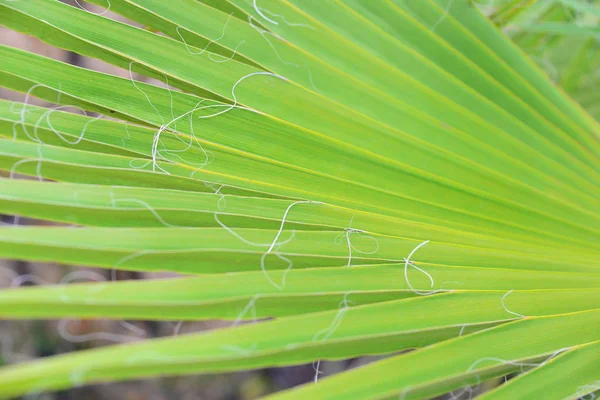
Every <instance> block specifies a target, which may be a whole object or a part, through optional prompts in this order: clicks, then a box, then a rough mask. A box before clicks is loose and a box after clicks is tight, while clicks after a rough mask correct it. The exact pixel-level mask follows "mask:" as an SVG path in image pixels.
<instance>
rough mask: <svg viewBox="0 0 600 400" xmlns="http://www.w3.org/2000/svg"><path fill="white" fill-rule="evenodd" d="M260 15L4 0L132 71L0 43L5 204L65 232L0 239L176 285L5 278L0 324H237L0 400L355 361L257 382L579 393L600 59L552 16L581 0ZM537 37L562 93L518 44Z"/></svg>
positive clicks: (210, 4)
mask: <svg viewBox="0 0 600 400" xmlns="http://www.w3.org/2000/svg"><path fill="white" fill-rule="evenodd" d="M92 3H96V4H98V5H107V4H108V3H106V2H105V1H103V0H93V1H92ZM258 3H259V4H257V2H256V1H255V2H253V3H252V2H246V1H243V0H228V1H212V0H211V1H199V0H173V1H170V2H164V1H159V0H112V1H111V2H110V10H111V11H113V12H116V13H119V14H121V15H123V16H125V17H127V18H129V19H130V20H133V21H136V22H138V23H140V24H142V25H143V26H144V27H145V29H141V28H137V27H134V26H132V25H129V24H127V23H122V22H117V21H114V20H112V19H109V18H106V17H104V16H103V15H96V14H94V13H91V12H87V11H85V10H82V9H80V8H77V7H71V6H69V5H65V4H63V3H61V2H59V1H56V0H28V1H21V0H19V1H11V0H1V1H0V7H1V9H2V22H3V23H4V25H5V26H7V27H9V28H11V29H13V30H16V31H19V32H23V33H25V34H28V35H33V36H36V37H38V38H40V39H42V40H43V41H45V42H47V43H49V44H51V45H54V46H57V47H60V48H63V49H66V50H70V51H73V52H76V53H78V54H81V55H85V56H88V57H93V58H97V59H100V60H103V61H105V62H109V63H112V64H114V65H116V66H119V67H122V68H124V69H126V70H128V72H129V75H130V79H127V78H120V77H116V76H111V75H107V74H103V73H99V72H94V71H90V70H86V69H82V68H78V67H75V66H71V65H67V64H65V63H62V62H58V61H55V60H51V59H48V58H45V57H42V56H39V55H36V54H33V53H30V52H26V51H22V50H17V49H15V48H11V47H7V46H1V47H0V56H1V57H2V59H3V60H4V62H3V63H2V65H1V66H0V82H1V83H2V86H3V87H6V88H8V89H11V90H13V91H18V92H22V93H26V96H27V99H26V101H25V102H24V103H12V102H8V101H0V135H1V136H2V137H1V138H0V140H1V143H2V150H1V151H0V168H2V169H3V170H4V171H6V173H7V175H9V176H10V177H11V178H13V179H9V180H3V181H2V183H1V185H2V186H1V187H2V192H1V197H0V208H1V210H2V212H3V213H5V214H13V215H18V216H25V217H31V218H36V219H39V220H47V221H53V222H57V223H62V224H76V225H77V227H68V226H51V227H49V226H38V227H4V228H2V230H1V231H0V254H1V255H2V256H3V257H7V258H16V259H21V260H31V261H53V262H60V263H65V264H73V265H79V264H83V265H85V266H89V267H101V268H106V269H110V270H112V271H116V270H135V271H151V272H156V271H169V272H176V273H179V274H182V275H184V276H181V277H178V278H170V279H148V280H142V281H125V282H96V283H89V282H88V283H72V281H73V280H76V279H78V276H77V275H67V276H66V277H65V279H63V281H62V282H61V283H60V284H58V285H44V286H41V287H35V288H15V289H6V290H2V291H0V305H1V307H0V317H1V318H5V319H52V318H99V317H102V318H112V319H132V320H136V319H153V320H187V321H194V320H207V319H224V320H230V321H233V324H232V326H231V327H230V328H226V329H219V330H215V331H212V332H208V333H201V334H193V335H185V336H181V337H172V338H165V339H152V340H146V341H143V342H140V343H135V344H128V345H115V346H109V347H105V348H102V349H94V350H85V351H80V352H75V353H72V354H66V355H61V356H54V357H51V358H47V359H43V360H34V361H31V362H27V363H22V364H15V365H8V366H5V367H2V368H0V397H2V396H4V397H9V396H18V395H24V394H27V393H31V392H37V391H45V390H58V389H62V388H67V387H71V386H76V385H80V384H89V383H94V382H103V381H120V380H128V379H136V378H141V377H155V376H161V375H187V374H198V373H221V372H232V371H240V370H246V369H256V368H265V367H276V366H284V365H293V364H301V363H310V362H312V361H315V360H320V359H331V360H335V359H344V358H351V357H358V356H363V355H375V354H377V355H389V357H388V358H386V359H385V360H382V361H377V362H374V363H372V364H370V365H367V366H365V367H362V368H358V369H356V370H353V371H347V372H344V373H341V374H339V375H337V376H334V377H330V378H326V379H323V380H322V381H320V382H319V383H318V384H317V385H307V386H302V387H300V388H297V389H295V390H291V391H286V392H282V393H279V394H275V395H274V397H275V398H299V399H300V398H302V399H305V398H340V399H341V398H343V399H348V398H357V399H358V398H390V397H395V398H397V397H398V396H400V398H407V399H408V398H430V397H432V396H437V395H440V394H444V393H447V392H450V391H456V390H462V391H463V392H465V393H467V392H469V393H470V391H472V389H471V388H470V387H472V386H474V385H477V384H479V383H481V382H484V381H490V382H492V381H493V382H495V380H497V379H498V378H500V377H503V376H506V375H508V374H519V376H518V377H517V378H516V379H511V380H510V381H508V382H506V383H503V384H502V385H499V386H498V387H496V388H495V389H494V390H492V391H490V392H488V393H486V394H485V396H484V398H485V397H487V398H525V397H531V396H533V397H535V398H542V397H543V398H557V399H559V398H560V399H562V398H577V397H580V396H583V395H585V394H587V393H592V392H594V391H595V390H597V382H598V379H600V377H599V375H598V371H600V368H597V359H598V357H597V354H598V341H599V340H600V336H599V334H598V332H600V315H599V314H598V304H599V300H600V299H599V296H600V284H599V283H600V275H599V274H598V260H600V214H599V212H598V210H600V200H599V199H600V185H599V182H600V162H599V160H600V141H599V138H600V126H599V125H598V122H597V121H596V120H595V119H594V118H593V116H594V115H596V113H595V110H597V108H598V102H597V101H595V99H596V97H597V96H595V91H594V88H597V83H598V81H597V78H598V76H597V73H596V72H597V71H596V70H595V69H594V66H595V67H597V66H598V65H599V62H600V59H599V58H598V57H597V56H595V55H594V54H595V53H594V49H597V40H596V39H597V34H598V32H597V29H596V28H595V26H594V25H593V24H591V25H589V24H588V25H584V24H581V23H579V22H580V20H581V18H582V17H577V18H579V19H577V18H575V19H573V18H574V17H573V15H588V16H587V17H585V18H588V19H589V21H591V20H592V18H597V16H598V15H597V14H596V13H597V8H595V7H594V6H593V5H592V4H587V3H585V4H584V3H580V2H577V1H575V0H568V1H567V0H564V1H562V2H560V4H558V3H556V4H555V2H552V4H541V3H543V2H537V3H535V2H529V1H508V2H499V3H497V4H496V5H495V6H494V8H493V10H492V11H491V20H490V19H488V18H487V17H485V16H484V15H483V14H482V13H481V11H480V10H479V9H478V8H477V6H476V5H475V4H474V3H472V2H470V1H466V0H424V1H418V2H417V1H414V2H413V1H407V0H405V1H402V0H386V1H368V0H343V1H342V0H336V1H327V2H322V1H301V0H286V1H278V0H260V1H259V2H258ZM515 7H517V8H515ZM565 10H571V11H573V10H574V11H573V12H574V13H575V14H572V13H569V12H566V11H565ZM577 13H579V14H577ZM574 21H575V22H577V23H575V22H574ZM586 21H588V20H587V19H586ZM594 21H595V20H594ZM494 23H496V24H497V25H498V26H502V27H503V29H505V30H506V32H507V33H508V36H510V38H509V37H508V36H507V35H505V34H504V33H503V32H501V31H500V30H499V29H498V28H497V27H496V26H495V25H494ZM586 23H587V22H586ZM541 43H546V44H548V43H551V46H548V45H547V46H546V48H545V49H546V50H544V51H548V52H551V53H552V55H553V57H554V56H555V57H556V58H557V59H561V60H564V61H563V62H561V63H557V65H559V66H558V69H559V70H560V71H561V72H560V79H559V82H560V83H561V84H562V87H563V88H564V91H563V90H561V89H559V88H557V87H556V86H555V85H554V84H553V83H552V82H551V81H550V80H549V79H548V77H547V76H546V74H545V73H544V72H543V71H542V70H540V69H539V68H538V67H537V66H536V64H535V63H534V61H532V59H530V58H529V57H528V55H529V56H531V57H532V58H533V59H535V57H538V56H539V54H540V53H539V51H540V50H539V49H540V46H541ZM574 43H576V44H577V46H571V44H574ZM517 45H518V46H520V47H518V46H517ZM567 48H568V49H569V51H571V53H569V52H568V51H567V50H566V49H567ZM573 49H574V50H573ZM573 51H575V53H572V52H573ZM536 52H537V53H536ZM571 54H575V56H573V57H571V56H570V55H571ZM590 63H591V64H590ZM134 74H139V75H143V76H146V77H150V78H154V79H158V80H160V81H162V82H163V83H164V85H163V86H165V87H159V86H158V85H153V84H148V83H143V82H141V81H136V80H135V79H134ZM32 96H35V97H38V98H41V99H43V100H46V101H48V102H51V103H53V104H56V106H54V107H51V108H44V107H36V106H32V105H30V104H28V102H29V98H30V97H32ZM571 96H572V97H573V98H575V99H577V100H579V101H580V104H578V103H576V102H575V101H574V100H573V99H572V97H571ZM582 106H583V107H585V108H586V109H587V110H588V111H589V113H588V112H587V111H586V110H584V108H583V107H582ZM72 110H79V111H86V113H84V114H85V115H79V114H75V113H72V112H70V111H72ZM90 112H91V113H97V114H99V115H101V116H107V117H111V118H110V119H107V118H100V117H96V116H93V115H92V114H88V113H90ZM22 175H29V176H32V177H38V178H39V179H38V180H26V179H16V177H18V176H22ZM415 260H416V261H415ZM272 317H275V318H272ZM257 318H258V319H267V320H264V321H261V322H260V323H255V324H245V325H241V326H239V322H241V321H252V320H255V319H257ZM61 324H62V325H61V327H62V329H63V330H64V332H63V333H65V334H66V335H69V334H68V327H69V326H68V320H67V319H64V320H62V322H61ZM76 339H77V338H75V339H74V340H76ZM407 350H414V351H407ZM398 352H401V353H400V354H397V353H398ZM567 372H568V373H569V374H570V375H569V377H570V378H569V379H563V380H557V379H552V378H553V377H555V376H556V375H557V374H560V375H561V376H562V375H564V374H566V373H567ZM374 377H376V379H374ZM461 388H462V389H461Z"/></svg>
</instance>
